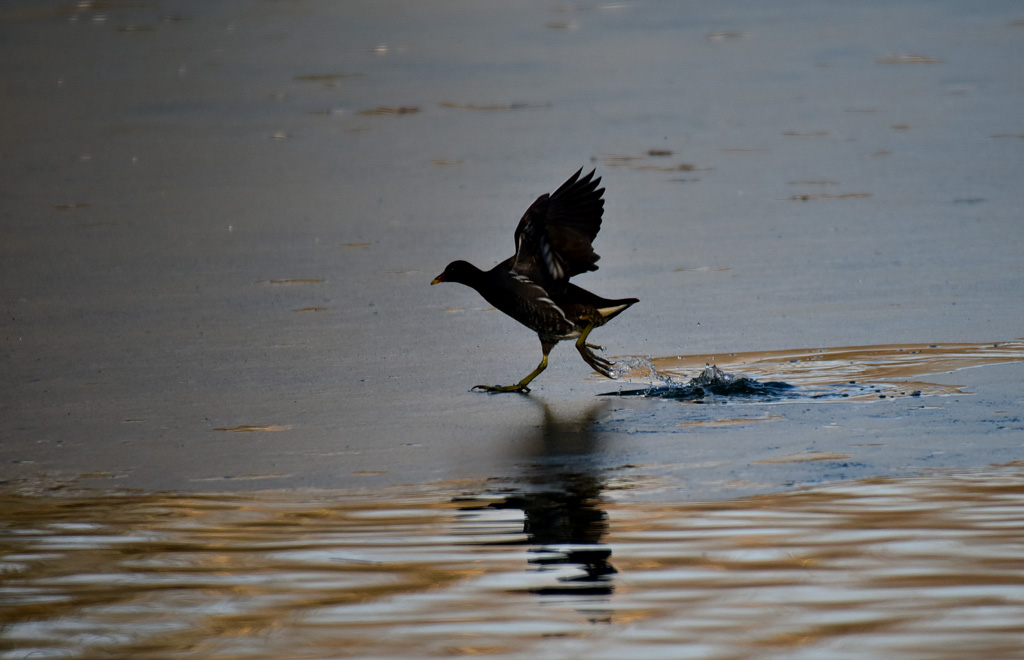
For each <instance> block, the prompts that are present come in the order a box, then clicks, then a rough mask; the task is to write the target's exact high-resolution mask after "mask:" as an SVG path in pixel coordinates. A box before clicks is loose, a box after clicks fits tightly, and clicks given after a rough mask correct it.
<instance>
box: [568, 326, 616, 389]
mask: <svg viewBox="0 0 1024 660" xmlns="http://www.w3.org/2000/svg"><path fill="white" fill-rule="evenodd" d="M593 329H594V320H593V319H591V320H590V323H588V324H587V327H586V328H585V329H584V330H583V332H582V333H581V334H580V336H579V338H578V339H577V340H576V350H577V351H579V352H580V357H582V358H583V361H584V362H586V363H587V364H589V365H590V366H591V368H592V369H593V370H594V371H596V372H597V373H599V374H601V375H602V376H604V377H605V378H615V365H614V363H612V362H609V361H608V360H606V359H604V358H603V357H600V356H598V355H594V352H593V351H591V350H590V349H592V348H596V349H597V350H603V349H602V348H601V347H600V346H596V345H594V344H588V343H587V336H588V335H590V331H591V330H593Z"/></svg>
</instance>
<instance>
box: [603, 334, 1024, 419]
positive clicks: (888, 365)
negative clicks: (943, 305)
mask: <svg viewBox="0 0 1024 660" xmlns="http://www.w3.org/2000/svg"><path fill="white" fill-rule="evenodd" d="M1021 361H1024V339H1017V340H1014V341H1006V342H984V343H975V344H966V343H964V344H904V345H896V344H893V345H883V346H846V347H834V348H814V349H792V350H782V351H755V352H750V353H729V354H728V355H724V356H721V357H718V356H710V357H703V356H694V355H687V356H676V357H661V358H653V359H651V358H630V359H628V360H624V361H621V362H619V363H617V368H619V369H621V370H622V372H623V375H624V376H625V377H626V378H630V379H636V378H638V377H639V378H645V377H646V378H647V379H649V380H650V381H651V385H650V386H648V387H646V388H643V389H622V390H620V391H619V392H617V394H620V395H622V396H646V397H652V398H670V399H682V400H689V401H695V402H698V403H700V402H704V401H709V400H715V401H724V400H726V399H729V398H736V399H757V400H760V401H779V400H795V399H828V400H837V399H848V400H851V401H865V400H873V399H885V398H893V397H906V396H915V397H916V396H938V395H948V394H961V393H963V392H964V390H963V389H962V388H961V387H958V386H956V385H946V384H939V383H932V382H926V381H922V380H919V379H920V378H921V377H923V376H928V375H933V374H938V373H942V372H948V371H958V370H960V369H968V368H971V367H981V366H986V365H994V364H1007V363H1013V362H1021ZM709 363H710V365H711V366H708V364H709ZM619 365H622V366H619ZM720 367H724V368H725V369H727V370H728V371H725V370H723V369H720ZM695 371H696V372H698V373H697V374H696V376H694V378H693V379H691V380H690V381H689V382H683V381H680V380H678V378H680V377H684V378H685V377H686V376H687V375H688V374H693V373H694V372H695ZM709 379H710V386H709V383H708V382H702V381H708V380H709ZM766 379H771V380H767V382H765V380H766ZM609 394H616V392H609Z"/></svg>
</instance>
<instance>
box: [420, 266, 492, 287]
mask: <svg viewBox="0 0 1024 660" xmlns="http://www.w3.org/2000/svg"><path fill="white" fill-rule="evenodd" d="M478 273H480V269H479V268H477V267H476V266H474V265H473V264H471V263H469V262H468V261H453V262H451V263H450V264H448V265H447V266H446V267H445V269H444V272H443V273H441V274H440V275H438V276H437V277H435V278H434V280H433V281H432V282H431V284H440V283H441V282H458V283H459V284H469V283H470V281H471V279H472V278H473V277H474V276H475V275H477V274H478Z"/></svg>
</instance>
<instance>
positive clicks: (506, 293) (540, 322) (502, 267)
mask: <svg viewBox="0 0 1024 660" xmlns="http://www.w3.org/2000/svg"><path fill="white" fill-rule="evenodd" d="M581 172H582V170H579V171H577V172H576V173H575V174H574V175H573V176H572V177H570V178H569V180H567V181H566V182H565V183H563V184H562V185H561V186H560V187H559V188H558V190H556V191H555V192H553V193H551V194H550V195H541V196H540V197H538V198H537V200H536V201H535V202H534V203H533V204H532V205H531V206H530V208H529V209H528V210H527V211H526V214H525V215H523V217H522V219H521V220H520V221H519V226H518V227H517V228H516V233H515V240H516V253H515V254H514V255H512V256H511V257H509V258H508V259H506V260H505V261H503V262H501V263H499V264H498V265H497V266H495V267H494V268H492V269H490V270H488V271H483V270H480V269H479V268H477V267H476V266H474V265H473V264H471V263H469V262H466V261H453V262H452V263H450V264H448V266H447V268H445V270H444V272H443V273H441V274H440V275H438V276H437V277H436V278H435V279H434V281H433V282H431V284H437V283H439V282H459V283H461V284H465V285H467V286H470V287H472V288H473V289H476V291H477V292H478V293H480V295H482V296H483V297H484V299H485V300H487V302H489V303H491V304H492V305H494V306H495V307H496V308H498V309H499V310H501V311H502V312H504V313H505V314H508V315H509V316H511V317H512V318H514V319H515V320H517V321H519V322H520V323H522V324H523V325H525V326H526V327H528V328H530V329H531V330H533V331H534V332H536V333H537V336H538V337H539V338H540V342H541V349H542V350H543V352H544V358H543V359H542V360H541V363H540V365H538V367H537V368H536V369H535V370H534V371H533V372H532V373H531V374H529V375H528V376H527V377H526V378H524V379H523V380H521V381H520V382H519V383H517V384H516V385H509V386H483V385H478V386H477V388H479V389H483V390H486V391H491V392H513V391H515V392H528V391H529V388H528V387H527V384H528V383H529V382H530V381H532V380H533V379H534V378H535V377H536V376H537V375H538V374H539V373H540V372H541V371H543V370H544V369H545V368H546V367H547V359H548V353H549V352H550V351H551V348H552V347H554V345H555V344H556V343H558V342H559V341H562V340H566V339H576V340H577V341H576V348H577V350H578V351H579V352H580V355H581V356H582V357H583V359H584V360H585V361H586V362H587V364H589V365H590V366H591V367H593V368H594V369H595V370H596V371H598V372H599V373H601V374H602V375H604V376H607V377H609V378H610V377H612V376H613V371H612V364H611V363H610V362H608V361H607V360H605V359H604V358H601V357H598V356H597V355H594V353H593V352H592V351H591V350H590V349H591V348H599V347H595V346H592V345H590V344H587V343H586V339H587V336H588V335H589V334H590V331H591V330H593V329H594V328H596V327H599V326H602V325H604V324H605V323H607V322H608V321H610V320H611V319H613V318H614V317H615V316H617V315H618V314H620V313H622V312H623V311H624V310H626V309H627V308H628V307H629V306H630V305H633V304H634V303H636V302H638V300H637V299H636V298H621V299H618V300H609V299H606V298H602V297H600V296H598V295H595V294H593V293H591V292H589V291H587V290H586V289H582V288H580V287H578V286H576V285H575V284H571V283H570V282H569V278H570V277H572V276H574V275H578V274H580V273H583V272H586V271H590V270H597V260H598V259H599V258H600V257H599V256H598V255H597V254H596V253H595V252H594V249H593V247H592V245H591V244H592V242H593V240H594V238H595V237H596V236H597V232H598V231H599V230H600V228H601V218H602V215H603V214H604V200H603V199H602V198H601V196H602V194H603V193H604V189H603V188H598V187H597V186H598V184H599V183H600V182H601V179H600V178H597V179H594V178H593V177H594V172H591V173H590V174H588V175H587V176H585V177H583V178H582V179H581V178H580V173H581Z"/></svg>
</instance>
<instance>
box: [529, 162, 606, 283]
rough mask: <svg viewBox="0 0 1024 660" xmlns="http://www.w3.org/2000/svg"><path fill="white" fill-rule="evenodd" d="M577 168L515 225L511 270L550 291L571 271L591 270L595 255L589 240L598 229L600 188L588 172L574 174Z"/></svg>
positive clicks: (573, 272) (594, 264)
mask: <svg viewBox="0 0 1024 660" xmlns="http://www.w3.org/2000/svg"><path fill="white" fill-rule="evenodd" d="M582 171H583V170H582V169H580V170H577V171H576V173H575V174H573V175H572V176H571V177H570V178H569V179H568V180H567V181H566V182H565V183H563V184H562V185H561V186H559V188H558V190H556V191H555V192H553V193H551V194H550V195H548V194H545V195H541V196H540V197H538V198H537V200H536V201H535V202H534V203H533V204H531V205H530V208H529V209H527V211H526V213H525V214H524V215H523V217H522V219H521V220H520V221H519V226H518V227H516V233H515V240H516V254H515V257H514V259H513V270H514V271H516V272H518V273H521V274H524V275H526V276H528V277H530V278H531V279H532V280H534V281H536V282H539V283H542V285H543V286H544V287H545V288H547V289H548V290H549V291H552V292H557V291H559V290H561V289H563V288H564V287H565V284H566V282H568V281H569V278H570V277H572V276H573V275H578V274H580V273H583V272H586V271H588V270H597V260H598V259H599V258H600V257H599V256H598V255H597V253H595V252H594V248H593V246H592V245H591V243H592V242H593V240H594V238H595V237H596V236H597V233H598V231H600V229H601V218H602V216H603V215H604V199H602V195H603V194H604V188H598V185H599V184H600V183H601V178H600V177H597V178H594V172H593V171H591V172H590V174H587V175H586V176H584V177H583V178H580V174H581V173H582Z"/></svg>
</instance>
